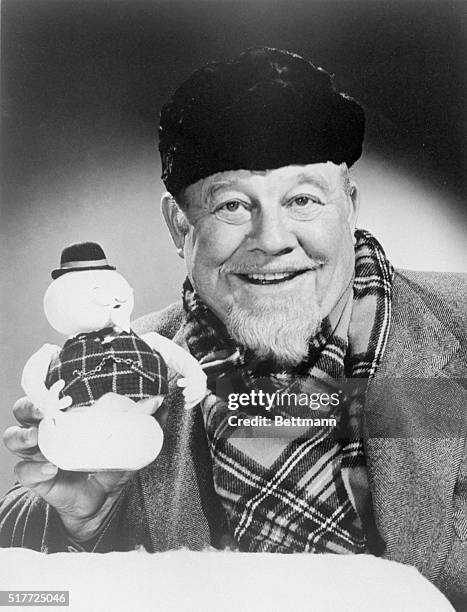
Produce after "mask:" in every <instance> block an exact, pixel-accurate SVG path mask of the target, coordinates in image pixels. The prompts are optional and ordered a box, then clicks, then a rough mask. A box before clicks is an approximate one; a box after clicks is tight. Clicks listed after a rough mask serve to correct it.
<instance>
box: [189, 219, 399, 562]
mask: <svg viewBox="0 0 467 612" xmlns="http://www.w3.org/2000/svg"><path fill="white" fill-rule="evenodd" d="M355 236H356V238H357V243H356V248H355V256H356V265H355V277H354V281H353V291H352V287H350V288H349V290H348V292H347V299H346V300H341V301H340V303H339V304H338V306H336V309H337V310H338V312H332V313H331V314H330V316H329V317H327V318H326V319H325V320H324V321H323V323H322V325H321V329H320V331H319V333H318V334H317V335H316V336H315V337H314V338H313V339H312V340H311V341H310V350H309V357H308V360H307V362H306V363H304V364H300V366H299V367H298V368H294V369H293V370H291V371H287V372H281V373H277V372H275V373H274V372H270V373H269V374H267V375H266V374H265V368H264V364H262V366H261V367H258V364H255V363H254V362H253V361H252V360H251V359H250V358H249V355H248V352H247V351H245V349H244V348H243V347H240V346H237V345H236V344H235V342H234V341H233V340H232V339H231V338H230V337H229V334H228V333H227V330H226V328H225V326H224V325H223V324H222V322H221V321H220V320H219V319H218V318H217V317H216V316H215V315H214V314H213V313H212V312H211V311H210V310H209V308H208V307H207V306H206V305H205V304H204V303H203V302H202V301H201V300H200V298H199V296H197V295H196V294H195V293H194V291H193V287H192V286H191V284H190V282H189V281H188V280H186V281H185V285H184V308H185V310H186V313H187V322H186V327H185V337H186V340H187V344H188V347H189V349H190V351H191V353H192V354H193V355H194V356H195V358H196V359H198V361H200V363H201V365H202V366H203V367H204V369H205V371H206V372H207V373H208V386H209V389H210V394H209V395H208V396H207V397H206V399H205V400H204V402H203V404H202V412H203V417H204V422H205V427H206V433H207V437H208V440H209V444H210V449H211V454H212V458H213V474H214V485H215V488H216V491H217V493H218V494H219V496H220V498H221V500H222V503H223V505H224V508H225V510H226V513H227V516H228V520H229V523H230V527H231V530H232V533H233V536H234V538H235V540H236V542H237V545H238V546H239V547H240V548H241V549H242V550H249V551H279V552H295V551H310V552H337V553H348V552H364V551H365V550H366V538H365V533H364V530H363V528H362V522H361V520H360V517H359V515H358V513H357V511H356V508H355V506H357V507H358V505H359V504H358V503H356V504H355V503H352V500H351V499H350V496H351V495H352V493H355V491H351V490H349V489H350V487H349V482H350V481H351V479H350V481H349V480H348V481H347V483H344V479H343V475H344V473H345V472H347V476H349V477H350V476H352V474H353V475H354V476H356V478H357V479H358V478H360V479H361V478H362V477H363V478H364V479H366V470H365V467H364V452H363V444H362V440H361V435H360V433H359V431H360V430H359V424H360V420H361V410H362V406H363V402H364V396H365V389H366V381H368V380H369V379H370V378H371V377H372V376H373V375H374V373H375V371H376V369H377V367H378V364H379V363H380V361H381V358H382V355H383V351H384V348H385V344H386V339H387V336H388V332H389V325H390V314H391V287H392V278H393V268H392V266H391V264H390V263H389V261H388V260H387V259H386V257H385V254H384V252H383V250H382V248H381V246H380V245H379V243H378V242H377V241H376V240H375V239H374V238H373V237H372V236H371V234H369V233H368V232H366V231H361V230H357V231H356V233H355ZM349 378H354V379H356V378H358V379H364V380H365V384H364V385H360V386H358V385H357V386H356V387H355V388H354V391H353V392H352V393H349V394H346V393H342V391H343V387H345V384H344V383H343V381H345V380H346V379H347V380H348V379H349ZM259 389H262V390H263V391H264V390H265V389H266V391H270V392H277V397H285V394H286V393H291V392H292V391H293V392H294V393H296V394H297V396H300V394H303V393H307V394H311V393H312V392H314V391H315V392H321V393H322V392H324V391H327V392H328V393H329V394H330V393H333V392H336V391H339V392H341V395H340V397H341V402H340V405H339V407H338V411H337V412H336V413H334V414H327V415H325V416H328V417H332V416H334V417H335V418H336V420H337V427H336V428H329V427H327V426H313V427H305V428H303V427H289V428H288V430H287V432H286V433H279V434H277V431H276V433H275V434H274V430H275V427H274V426H272V427H263V428H260V427H251V426H245V427H241V426H240V427H239V426H236V425H235V424H232V425H231V424H229V417H231V416H232V415H235V416H237V417H238V418H239V419H241V418H247V417H250V418H251V416H252V414H255V413H256V414H261V415H262V416H267V417H270V418H272V419H274V416H275V415H282V416H284V415H285V416H295V415H298V414H301V416H302V417H303V416H305V415H306V416H307V417H317V416H323V415H322V414H321V415H318V414H317V413H315V412H311V411H310V409H309V408H307V407H305V408H303V406H297V405H294V406H290V405H286V404H285V403H280V402H278V404H279V406H275V407H274V409H273V410H271V411H270V412H267V413H265V412H264V410H263V411H261V410H260V409H258V408H254V409H253V408H252V407H251V406H250V407H249V408H243V407H241V408H240V409H239V410H236V411H235V412H233V411H232V410H229V409H228V399H229V395H230V394H232V393H235V394H240V393H249V394H250V393H251V391H253V390H256V391H258V390H259ZM230 397H232V396H231V395H230ZM237 397H238V395H237ZM297 411H298V412H297ZM304 411H305V414H304ZM237 422H238V421H237ZM279 431H280V430H279ZM282 432H284V430H282ZM365 482H366V480H365ZM357 493H358V491H357ZM360 493H362V491H360ZM362 495H363V497H364V498H365V501H366V503H368V499H367V497H368V487H367V486H364V487H363V493H362ZM357 501H358V500H357ZM360 501H361V500H360Z"/></svg>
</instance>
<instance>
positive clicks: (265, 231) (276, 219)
mask: <svg viewBox="0 0 467 612" xmlns="http://www.w3.org/2000/svg"><path fill="white" fill-rule="evenodd" d="M288 221H289V220H288V219H287V217H286V215H284V213H283V210H282V208H279V207H278V208H275V207H274V208H272V207H271V208H265V209H263V210H261V212H260V213H259V214H258V215H257V217H256V218H255V219H254V221H253V228H252V232H251V234H250V250H251V251H256V250H258V251H262V252H263V253H266V254H267V255H284V254H286V253H290V252H291V251H293V249H294V248H295V246H296V244H297V238H296V236H295V234H294V233H293V232H292V231H291V229H290V227H289V222H288Z"/></svg>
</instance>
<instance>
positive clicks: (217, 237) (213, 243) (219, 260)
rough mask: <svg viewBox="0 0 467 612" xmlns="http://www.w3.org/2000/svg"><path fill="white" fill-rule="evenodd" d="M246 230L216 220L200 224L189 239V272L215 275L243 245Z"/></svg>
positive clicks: (187, 258)
mask: <svg viewBox="0 0 467 612" xmlns="http://www.w3.org/2000/svg"><path fill="white" fill-rule="evenodd" d="M244 236H245V230H244V229H243V228H241V227H239V226H229V225H228V224H225V223H221V222H219V221H218V220H216V219H207V220H205V221H203V222H199V223H198V224H197V225H196V227H195V228H193V231H192V232H190V234H189V236H188V239H187V249H186V260H187V261H186V263H187V268H188V272H190V271H193V272H194V273H195V274H196V273H198V274H203V275H205V274H210V275H214V274H217V273H218V272H219V268H220V266H222V264H224V263H225V262H226V261H228V260H229V258H230V257H231V256H232V255H233V254H234V253H235V252H236V250H237V249H238V248H239V246H240V245H241V244H242V242H243V239H244Z"/></svg>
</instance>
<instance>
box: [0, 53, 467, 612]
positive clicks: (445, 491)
mask: <svg viewBox="0 0 467 612" xmlns="http://www.w3.org/2000/svg"><path fill="white" fill-rule="evenodd" d="M363 134H364V114H363V111H362V109H361V107H360V106H359V105H358V104H357V103H356V102H355V101H354V100H352V99H351V98H349V97H348V96H346V95H344V94H341V93H338V92H337V91H336V90H335V88H334V86H333V83H332V80H331V78H330V76H329V75H328V74H327V73H326V72H324V71H323V70H321V69H317V68H315V67H314V66H313V65H312V64H311V63H309V62H308V61H306V60H304V59H303V58H301V57H299V56H297V55H295V54H292V53H287V52H284V51H279V50H275V49H267V48H265V49H253V50H250V51H247V52H245V53H243V54H242V55H240V56H239V57H238V58H236V59H234V60H232V61H230V62H225V63H218V64H211V65H208V66H207V67H205V68H203V69H201V70H199V71H197V72H195V73H194V74H193V75H192V76H191V77H190V78H189V79H188V80H187V81H186V82H185V83H184V84H182V85H181V87H180V88H179V89H178V90H177V91H176V92H175V94H174V96H173V98H172V100H171V101H170V103H168V104H167V105H166V106H165V107H164V108H163V110H162V115H161V125H160V145H159V146H160V151H161V155H162V167H163V180H164V182H165V185H166V187H167V189H168V193H167V194H165V195H164V196H163V198H162V211H163V215H164V218H165V221H166V223H167V225H168V228H169V231H170V233H171V235H172V238H173V241H174V243H175V246H176V248H177V251H178V254H179V255H180V257H182V258H184V259H185V262H186V267H187V280H186V281H185V284H184V287H183V303H180V304H175V305H173V306H170V307H168V308H167V309H165V310H164V311H162V312H159V313H156V314H152V315H148V316H147V317H145V318H143V319H142V320H140V321H139V322H138V323H137V325H136V326H135V329H136V330H137V331H139V332H147V331H151V330H156V331H158V332H160V333H162V334H164V335H166V336H168V337H170V338H173V339H175V341H176V342H178V343H179V344H180V345H182V346H185V347H187V348H188V349H189V350H190V352H191V353H192V354H193V355H194V356H195V357H196V358H197V359H198V361H199V362H200V363H201V364H202V366H203V368H204V369H205V372H206V373H207V374H208V381H209V385H208V386H209V392H208V394H207V396H206V397H205V399H204V400H203V402H202V404H201V405H200V407H199V408H198V409H195V410H192V411H187V410H185V409H184V408H183V401H182V396H181V390H180V388H179V387H177V385H176V384H175V383H176V381H175V379H173V380H172V382H171V385H170V389H171V391H170V393H169V395H168V398H167V399H166V401H165V431H166V439H165V445H164V448H163V451H162V453H161V455H159V457H158V458H157V459H156V461H155V462H154V463H153V464H151V465H150V466H148V467H147V468H145V469H143V470H141V471H140V472H139V473H136V474H126V473H125V474H121V473H119V474H117V475H116V474H114V473H106V472H103V473H96V474H94V475H92V476H88V475H86V474H76V473H74V474H71V473H63V472H61V471H58V472H57V468H56V467H55V466H53V465H51V464H49V463H47V462H45V460H44V458H43V457H42V456H41V454H40V452H39V450H38V448H37V446H36V444H37V429H36V423H37V420H38V419H40V417H41V415H40V414H37V413H36V412H35V409H34V408H33V407H32V405H31V404H30V403H29V402H28V401H27V400H20V401H19V402H18V403H17V404H16V407H15V414H16V417H17V419H18V420H19V422H20V425H21V427H13V428H10V429H9V430H8V431H7V433H6V436H5V440H6V444H7V446H8V447H9V448H10V450H12V451H13V452H14V453H16V454H17V455H19V456H20V458H21V459H22V461H21V462H20V463H19V464H18V466H17V469H16V474H17V477H18V481H19V483H20V484H19V485H18V486H16V487H15V488H14V489H13V490H12V491H11V492H9V493H8V494H7V496H6V497H5V499H4V501H3V505H2V507H1V515H0V520H1V543H2V545H3V546H25V547H29V548H34V549H37V550H42V551H44V552H54V551H63V550H93V551H97V552H99V551H102V552H104V551H109V550H130V549H133V548H134V547H135V546H137V545H140V544H143V545H144V546H145V547H146V548H147V549H148V550H150V551H157V550H166V549H171V548H178V547H181V546H188V547H190V548H192V549H202V548H204V547H206V546H209V545H212V546H215V547H219V548H220V547H225V546H230V547H232V548H236V549H239V550H244V551H272V552H275V551H278V552H302V551H304V552H333V553H349V552H350V553H360V552H373V553H374V554H377V555H383V556H385V557H386V558H388V559H394V560H397V561H400V562H404V563H409V564H413V565H415V566H417V567H418V568H419V569H420V571H421V572H422V573H423V574H424V575H426V576H427V577H428V578H429V579H430V580H432V581H433V582H435V584H437V585H438V586H439V587H440V588H441V589H442V590H443V591H444V592H446V593H447V594H448V595H449V596H450V597H451V599H452V600H453V601H456V602H461V601H462V598H463V596H465V594H466V592H467V591H466V584H467V542H466V540H467V516H466V499H467V495H466V490H467V461H466V458H465V454H464V445H465V416H464V407H465V396H463V394H462V393H463V392H462V387H461V386H460V384H459V381H458V378H460V376H461V375H462V373H463V372H464V371H465V364H464V363H463V362H462V361H461V359H460V354H461V353H460V350H459V349H460V342H461V339H462V334H463V331H464V325H463V323H462V308H463V301H462V299H461V297H460V292H461V289H462V287H464V289H465V283H464V284H463V285H462V284H461V283H462V282H463V281H462V278H461V277H460V276H453V275H450V276H448V275H441V274H425V273H423V274H422V273H409V272H394V270H393V268H392V266H391V264H390V262H389V261H388V260H387V258H386V256H385V254H384V251H383V249H382V248H381V246H380V245H379V243H378V242H377V241H376V240H375V239H374V238H373V237H372V236H371V235H370V234H369V233H368V232H365V231H361V230H356V228H355V227H356V220H357V213H358V204H359V197H358V188H357V185H356V184H355V182H354V181H353V180H352V178H351V176H350V174H349V168H350V167H351V166H352V165H353V164H354V162H356V161H357V159H358V158H359V157H360V155H361V149H362V142H363ZM464 295H465V294H464ZM456 377H457V378H456ZM291 397H293V398H295V399H293V400H292V401H291V400H290V398H291ZM303 397H305V398H309V399H313V401H314V404H312V403H311V402H308V403H305V404H303V403H302V402H301V398H303ZM297 398H298V399H297ZM285 399H287V401H284V400H285ZM161 410H162V409H161ZM310 415H311V416H313V417H316V418H313V419H311V420H310V419H309V418H307V417H310ZM323 416H324V417H325V418H322V419H321V418H318V417H323ZM281 419H282V420H281Z"/></svg>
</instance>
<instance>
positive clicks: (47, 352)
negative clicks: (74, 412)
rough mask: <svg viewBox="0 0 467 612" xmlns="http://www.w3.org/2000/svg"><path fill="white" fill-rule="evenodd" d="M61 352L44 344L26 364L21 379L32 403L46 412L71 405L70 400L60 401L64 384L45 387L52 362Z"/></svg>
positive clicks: (52, 345) (51, 345)
mask: <svg viewBox="0 0 467 612" xmlns="http://www.w3.org/2000/svg"><path fill="white" fill-rule="evenodd" d="M59 352H60V347H58V346H56V345H54V344H44V345H43V346H42V347H41V348H40V349H39V350H38V351H36V352H35V353H34V354H33V355H31V357H29V359H28V360H27V362H26V365H25V366H24V368H23V375H22V377H21V386H22V387H23V390H24V392H25V393H26V395H27V396H28V398H29V399H30V400H31V402H32V403H33V404H34V405H35V406H36V407H37V408H40V409H41V410H43V411H44V412H46V411H47V409H52V407H53V408H66V407H67V406H69V405H70V404H71V399H70V398H68V397H67V398H62V399H60V400H59V398H58V393H59V391H60V389H61V388H62V387H63V384H60V385H58V384H57V383H58V382H59V381H57V383H56V384H55V385H53V386H52V387H51V388H50V389H47V387H46V386H45V379H46V376H47V372H48V369H49V365H50V362H51V361H52V359H53V358H54V357H56V356H57V355H58V353H59Z"/></svg>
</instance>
